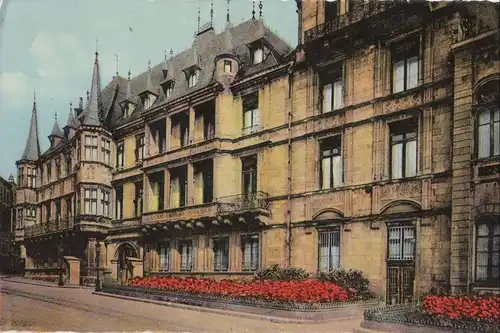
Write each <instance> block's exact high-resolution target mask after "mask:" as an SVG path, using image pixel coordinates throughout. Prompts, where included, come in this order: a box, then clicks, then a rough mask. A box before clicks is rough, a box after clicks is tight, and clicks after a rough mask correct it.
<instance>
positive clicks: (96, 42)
mask: <svg viewBox="0 0 500 333" xmlns="http://www.w3.org/2000/svg"><path fill="white" fill-rule="evenodd" d="M98 50H99V37H96V38H95V61H96V62H97V55H98V54H99V51H98Z"/></svg>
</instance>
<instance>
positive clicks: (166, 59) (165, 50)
mask: <svg viewBox="0 0 500 333" xmlns="http://www.w3.org/2000/svg"><path fill="white" fill-rule="evenodd" d="M165 60H167V50H165Z"/></svg>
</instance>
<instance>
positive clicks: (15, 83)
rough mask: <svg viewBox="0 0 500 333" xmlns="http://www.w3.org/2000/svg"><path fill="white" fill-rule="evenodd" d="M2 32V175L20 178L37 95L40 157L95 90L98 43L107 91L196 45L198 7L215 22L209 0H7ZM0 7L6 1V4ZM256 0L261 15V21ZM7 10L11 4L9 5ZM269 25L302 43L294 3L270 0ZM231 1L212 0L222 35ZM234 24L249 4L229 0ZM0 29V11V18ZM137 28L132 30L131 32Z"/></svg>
mask: <svg viewBox="0 0 500 333" xmlns="http://www.w3.org/2000/svg"><path fill="white" fill-rule="evenodd" d="M3 1H4V2H6V1H8V6H7V9H6V12H5V17H4V21H3V24H2V25H1V26H0V176H2V177H4V178H7V177H8V176H9V174H10V173H12V174H14V175H15V174H16V168H15V161H16V160H17V159H19V158H20V156H21V154H22V152H23V149H24V145H25V142H26V136H27V132H28V126H29V121H30V117H31V109H32V105H33V90H36V95H37V109H38V119H39V135H40V144H41V148H42V151H43V150H45V149H47V148H48V139H47V136H48V135H49V134H50V131H51V130H52V126H53V123H54V114H55V112H57V114H58V119H59V124H60V125H61V126H64V125H65V123H66V119H67V115H68V110H69V103H70V101H71V102H73V105H76V104H77V103H78V98H79V97H80V96H82V97H84V96H85V93H86V91H87V90H89V89H90V81H91V75H92V64H93V59H94V52H95V49H96V39H98V50H99V60H100V64H101V86H102V87H104V86H105V85H106V84H107V83H108V82H109V81H110V80H111V78H112V76H113V75H114V74H115V72H116V57H115V54H117V55H118V70H119V73H120V75H121V76H124V77H126V75H127V74H126V73H127V71H128V70H129V69H130V70H131V72H132V76H135V75H137V74H139V73H140V72H143V71H145V70H147V66H148V60H149V59H151V62H152V64H157V63H159V62H161V61H162V60H163V59H164V53H165V50H170V49H171V48H172V49H173V50H174V53H178V52H181V51H182V50H184V49H186V48H187V47H189V46H190V45H191V43H192V41H193V34H194V32H195V31H196V28H197V8H198V5H199V6H200V11H201V23H202V24H203V23H204V22H207V21H209V20H210V1H209V0H3ZM0 2H2V0H0ZM258 3H259V2H258V1H256V12H257V14H256V16H257V17H258V15H259V13H258V12H259V8H258ZM4 5H5V4H4ZM263 5H264V8H263V18H264V21H265V22H266V24H267V26H269V27H270V28H271V29H272V30H273V31H275V32H276V33H277V34H278V35H279V36H281V37H282V38H283V39H284V40H285V41H286V42H288V43H289V44H290V45H291V46H292V47H295V45H296V44H297V14H296V12H295V10H296V3H295V1H293V0H288V1H283V0H264V1H263ZM226 9H227V0H215V1H214V26H215V29H216V31H218V32H219V31H221V29H222V28H223V27H224V23H225V19H226ZM230 13H231V21H232V22H233V24H238V23H240V22H242V21H243V20H247V19H250V18H251V17H252V1H251V0H231V2H230ZM0 24H1V13H0ZM131 30H132V31H131Z"/></svg>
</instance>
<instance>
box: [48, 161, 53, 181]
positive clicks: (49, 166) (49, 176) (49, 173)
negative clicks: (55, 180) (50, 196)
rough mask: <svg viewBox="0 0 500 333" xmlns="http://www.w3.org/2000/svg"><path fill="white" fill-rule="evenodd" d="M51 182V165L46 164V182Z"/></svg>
mask: <svg viewBox="0 0 500 333" xmlns="http://www.w3.org/2000/svg"><path fill="white" fill-rule="evenodd" d="M51 180H52V165H51V163H50V162H49V163H47V182H48V183H50V181H51Z"/></svg>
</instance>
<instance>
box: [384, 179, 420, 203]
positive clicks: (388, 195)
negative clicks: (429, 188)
mask: <svg viewBox="0 0 500 333" xmlns="http://www.w3.org/2000/svg"><path fill="white" fill-rule="evenodd" d="M421 196H422V182H421V181H420V180H415V181H410V182H407V181H402V182H401V183H396V184H390V185H385V186H383V187H382V188H381V189H380V201H381V202H382V204H385V203H387V202H389V201H392V200H399V199H403V200H404V199H413V200H415V201H418V202H420V201H421Z"/></svg>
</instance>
